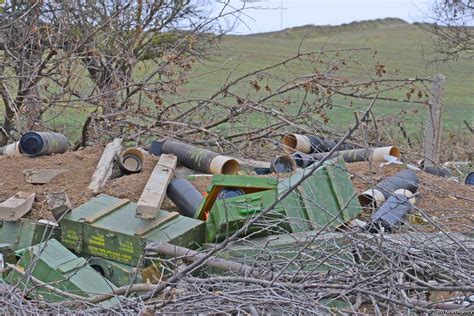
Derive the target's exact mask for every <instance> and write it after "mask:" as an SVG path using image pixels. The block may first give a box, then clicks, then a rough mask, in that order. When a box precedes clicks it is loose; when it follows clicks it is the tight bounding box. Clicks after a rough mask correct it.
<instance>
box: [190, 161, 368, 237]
mask: <svg viewBox="0 0 474 316" xmlns="http://www.w3.org/2000/svg"><path fill="white" fill-rule="evenodd" d="M305 172H308V170H306V169H303V170H300V171H298V172H296V173H294V174H293V175H291V176H290V177H287V178H282V179H280V180H277V179H275V178H262V177H252V176H225V175H215V176H214V177H213V179H212V182H211V185H210V187H209V189H208V195H207V197H206V200H205V201H204V203H203V204H202V206H201V209H200V210H199V211H198V212H197V215H196V218H198V219H201V220H205V221H206V242H216V241H219V240H222V239H224V238H225V237H226V236H229V235H231V234H232V233H234V232H235V231H236V230H238V229H239V228H240V227H242V226H243V225H245V223H246V222H247V221H248V220H249V219H250V218H252V217H254V216H255V215H256V214H258V213H259V212H261V211H262V210H264V209H265V208H267V207H268V206H270V205H271V204H272V203H273V202H274V201H275V200H276V199H277V197H278V196H280V195H281V194H283V193H284V192H285V191H286V190H287V189H288V188H289V187H290V186H292V185H293V184H295V183H296V182H297V181H299V180H300V179H301V177H303V176H304V174H305ZM224 189H226V190H229V189H239V190H241V192H242V194H241V195H238V196H233V197H229V198H224V199H219V196H220V193H221V192H223V190H224ZM360 212H361V207H360V204H359V201H358V199H357V193H356V192H355V190H354V187H353V186H352V182H351V180H350V178H349V173H348V172H347V171H346V169H345V164H344V161H343V160H342V159H340V158H339V159H333V160H331V161H328V162H327V163H325V164H324V165H323V166H321V167H320V168H319V169H318V170H316V171H315V172H314V173H313V175H312V176H311V177H309V178H308V179H306V180H305V181H304V182H303V184H302V185H300V186H299V187H298V188H297V189H296V190H294V191H293V192H292V193H290V195H289V196H287V197H286V198H285V199H284V200H283V201H282V202H281V203H279V204H278V205H277V206H276V207H275V208H274V209H273V210H271V211H270V212H268V213H267V214H266V215H265V216H264V217H263V218H262V219H261V220H259V221H258V223H255V225H253V226H252V227H251V228H250V229H249V230H248V231H247V234H250V233H255V232H257V231H258V232H260V234H282V233H292V232H300V231H308V230H315V229H319V228H321V227H324V226H328V227H331V228H336V227H339V226H341V225H343V224H344V223H347V222H348V221H350V220H351V219H353V218H355V217H357V215H358V214H360Z"/></svg>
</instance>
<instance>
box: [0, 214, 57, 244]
mask: <svg viewBox="0 0 474 316" xmlns="http://www.w3.org/2000/svg"><path fill="white" fill-rule="evenodd" d="M60 235H61V233H60V229H59V227H56V226H53V225H49V224H44V223H39V222H35V221H32V220H28V219H21V220H19V221H16V222H3V223H2V227H1V229H0V243H5V244H9V245H10V247H11V248H12V249H13V250H17V249H22V248H26V247H29V246H33V245H36V244H39V243H40V242H42V241H45V240H48V239H52V238H56V239H59V237H60Z"/></svg>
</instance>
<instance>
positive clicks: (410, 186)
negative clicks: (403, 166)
mask: <svg viewBox="0 0 474 316" xmlns="http://www.w3.org/2000/svg"><path fill="white" fill-rule="evenodd" d="M419 182H420V180H419V179H418V176H417V175H416V173H415V172H414V171H412V170H402V171H400V172H397V173H396V174H395V175H393V176H391V177H388V178H386V179H384V180H383V181H382V182H379V183H378V184H377V185H375V187H373V188H370V189H368V190H366V191H364V192H362V194H361V195H359V202H360V204H361V205H362V206H363V207H368V206H371V207H378V206H380V205H381V204H382V203H383V202H385V200H386V199H388V197H389V196H391V195H392V194H393V192H395V191H396V190H398V189H406V190H409V191H410V192H412V193H415V192H416V191H417V190H418V184H419Z"/></svg>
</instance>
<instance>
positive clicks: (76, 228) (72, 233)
mask: <svg viewBox="0 0 474 316" xmlns="http://www.w3.org/2000/svg"><path fill="white" fill-rule="evenodd" d="M135 209H136V204H135V203H132V202H130V201H128V200H122V199H118V198H115V197H112V196H108V195H99V196H97V197H95V198H93V199H91V200H90V201H88V202H87V203H85V204H83V205H81V206H79V207H78V208H76V209H74V210H73V211H71V212H70V213H68V214H66V215H65V216H64V217H63V219H62V220H61V223H60V224H61V242H62V243H63V244H64V245H65V246H66V247H68V248H70V249H73V250H74V251H75V252H76V253H81V252H82V253H85V254H88V255H92V256H99V257H103V258H106V259H110V260H114V261H117V262H121V263H125V264H128V265H136V264H137V263H138V261H139V258H140V256H141V255H142V254H143V250H144V246H145V244H146V242H147V241H164V242H169V243H171V244H175V245H178V246H182V247H187V248H192V249H195V248H197V247H199V246H200V245H202V243H203V239H204V223H203V222H202V221H200V220H197V219H194V218H188V217H184V216H181V215H179V214H178V213H176V212H166V211H160V212H159V213H158V215H157V216H156V218H155V219H154V220H144V219H141V218H137V217H135Z"/></svg>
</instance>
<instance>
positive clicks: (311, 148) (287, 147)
mask: <svg viewBox="0 0 474 316" xmlns="http://www.w3.org/2000/svg"><path fill="white" fill-rule="evenodd" d="M282 144H283V150H284V151H285V152H287V153H289V154H291V153H294V152H297V151H299V152H302V153H305V154H311V153H324V152H328V151H330V150H331V149H333V148H334V147H335V146H336V144H337V142H336V141H333V140H330V139H326V138H322V137H319V136H315V135H300V134H287V135H285V136H284V137H283V140H282ZM341 149H354V146H352V145H350V144H342V146H341Z"/></svg>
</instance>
